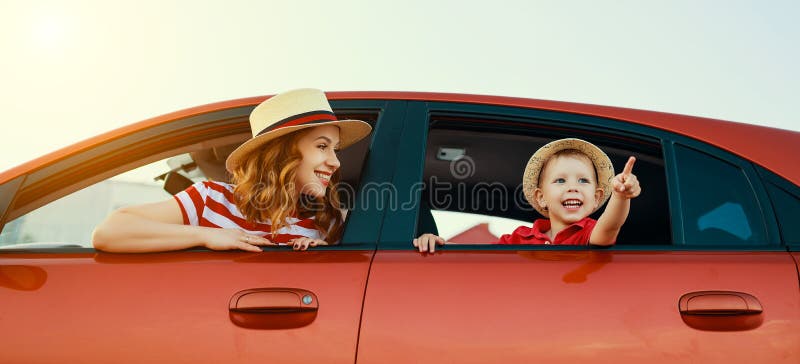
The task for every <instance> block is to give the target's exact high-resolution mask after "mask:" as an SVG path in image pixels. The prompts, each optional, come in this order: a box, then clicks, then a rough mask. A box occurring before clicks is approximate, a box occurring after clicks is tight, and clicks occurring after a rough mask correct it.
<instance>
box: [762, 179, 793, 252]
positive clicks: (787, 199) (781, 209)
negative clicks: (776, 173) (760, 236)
mask: <svg viewBox="0 0 800 364" xmlns="http://www.w3.org/2000/svg"><path fill="white" fill-rule="evenodd" d="M766 186H767V192H768V193H769V195H770V198H771V199H772V204H773V207H774V210H775V214H776V215H777V217H778V225H779V227H780V231H781V237H782V238H783V242H784V243H789V244H797V243H800V224H798V223H797V217H798V216H800V197H798V195H796V194H795V193H792V192H789V191H788V190H787V189H784V188H783V187H781V186H778V185H776V184H774V183H767V184H766Z"/></svg>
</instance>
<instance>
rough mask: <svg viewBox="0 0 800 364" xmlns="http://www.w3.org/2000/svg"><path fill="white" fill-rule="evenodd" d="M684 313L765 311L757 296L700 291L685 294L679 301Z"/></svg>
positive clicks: (756, 312)
mask: <svg viewBox="0 0 800 364" xmlns="http://www.w3.org/2000/svg"><path fill="white" fill-rule="evenodd" d="M678 307H679V309H680V311H681V314H683V315H703V316H731V315H754V314H759V313H761V312H762V311H763V309H762V308H761V303H760V302H758V299H756V298H755V297H753V296H751V295H749V294H747V293H742V292H732V291H700V292H692V293H687V294H685V295H683V296H682V297H681V299H680V301H679V303H678Z"/></svg>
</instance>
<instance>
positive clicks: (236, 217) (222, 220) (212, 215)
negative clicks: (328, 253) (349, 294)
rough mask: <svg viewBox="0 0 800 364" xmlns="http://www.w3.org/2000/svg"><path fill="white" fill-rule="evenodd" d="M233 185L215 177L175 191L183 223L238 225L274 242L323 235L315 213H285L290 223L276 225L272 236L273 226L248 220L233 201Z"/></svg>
mask: <svg viewBox="0 0 800 364" xmlns="http://www.w3.org/2000/svg"><path fill="white" fill-rule="evenodd" d="M233 188H234V186H233V185H231V184H227V183H222V182H216V181H203V182H197V183H195V184H193V185H192V186H191V187H189V188H187V189H185V190H183V191H181V192H178V194H176V195H175V196H174V197H175V200H176V201H178V205H179V206H180V207H181V213H182V214H183V223H184V224H185V225H194V226H207V227H216V228H225V229H239V230H242V231H244V232H246V233H248V234H252V235H258V236H263V237H266V238H267V239H269V240H270V241H272V242H274V243H286V242H288V241H289V240H291V239H294V238H299V237H308V238H312V239H322V233H321V232H320V231H319V230H317V228H316V227H315V226H314V217H313V216H312V217H310V218H306V219H298V218H295V217H287V218H286V222H287V223H288V224H289V226H285V227H282V228H280V229H278V231H277V235H276V236H275V237H274V238H273V237H272V236H271V235H270V234H271V232H272V230H271V229H272V226H271V224H270V222H269V220H267V221H266V222H263V223H251V222H248V221H247V219H245V217H244V215H242V213H241V212H240V211H239V208H238V207H236V204H235V203H233V201H234V199H233Z"/></svg>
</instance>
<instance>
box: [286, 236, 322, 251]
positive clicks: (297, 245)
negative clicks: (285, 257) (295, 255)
mask: <svg viewBox="0 0 800 364" xmlns="http://www.w3.org/2000/svg"><path fill="white" fill-rule="evenodd" d="M289 245H291V246H292V249H294V250H307V249H308V247H310V246H319V245H328V242H326V241H325V240H320V239H311V238H306V237H303V238H294V239H292V240H289Z"/></svg>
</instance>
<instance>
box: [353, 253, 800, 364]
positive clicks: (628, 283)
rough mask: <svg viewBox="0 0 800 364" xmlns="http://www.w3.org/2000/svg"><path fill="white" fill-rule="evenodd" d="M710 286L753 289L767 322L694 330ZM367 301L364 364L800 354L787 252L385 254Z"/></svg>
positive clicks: (799, 300)
mask: <svg viewBox="0 0 800 364" xmlns="http://www.w3.org/2000/svg"><path fill="white" fill-rule="evenodd" d="M410 272H413V274H410ZM707 290H727V291H738V292H745V293H750V294H752V295H753V296H755V297H756V298H758V300H760V302H761V304H762V305H763V307H764V311H763V323H762V324H761V325H760V326H758V327H757V328H753V329H749V330H741V331H706V330H701V329H696V328H693V327H689V326H688V325H687V324H686V323H684V322H683V320H682V317H681V314H680V313H679V311H678V301H679V299H680V297H681V296H682V295H684V294H687V293H690V292H695V291H707ZM364 302H365V303H364V314H363V318H362V327H361V337H360V343H359V353H358V361H359V362H360V363H378V362H381V363H385V362H391V363H410V362H413V363H439V362H457V363H486V362H503V363H529V362H540V361H541V362H548V363H575V362H580V361H586V360H597V359H600V358H615V359H614V361H615V362H620V363H627V362H637V363H639V362H647V363H673V362H687V361H697V362H710V361H714V362H726V363H750V362H752V360H753V358H758V359H757V360H758V361H762V362H769V363H795V362H797V358H798V357H800V346H798V345H797V343H798V342H800V291H799V290H798V289H797V280H796V274H795V267H794V263H793V262H792V260H791V258H790V257H789V256H788V255H787V254H786V253H785V252H758V253H750V254H737V253H722V252H611V251H597V250H590V251H587V250H563V251H552V250H541V249H535V250H520V251H513V250H510V251H470V250H458V251H452V250H445V251H442V252H437V253H435V254H427V255H422V254H419V253H417V252H413V251H379V252H378V253H377V255H376V257H375V259H374V262H373V265H372V268H371V270H370V280H369V286H368V288H367V295H366V298H365V301H364ZM745 343H746V344H745ZM742 345H746V347H743V346H742Z"/></svg>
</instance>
